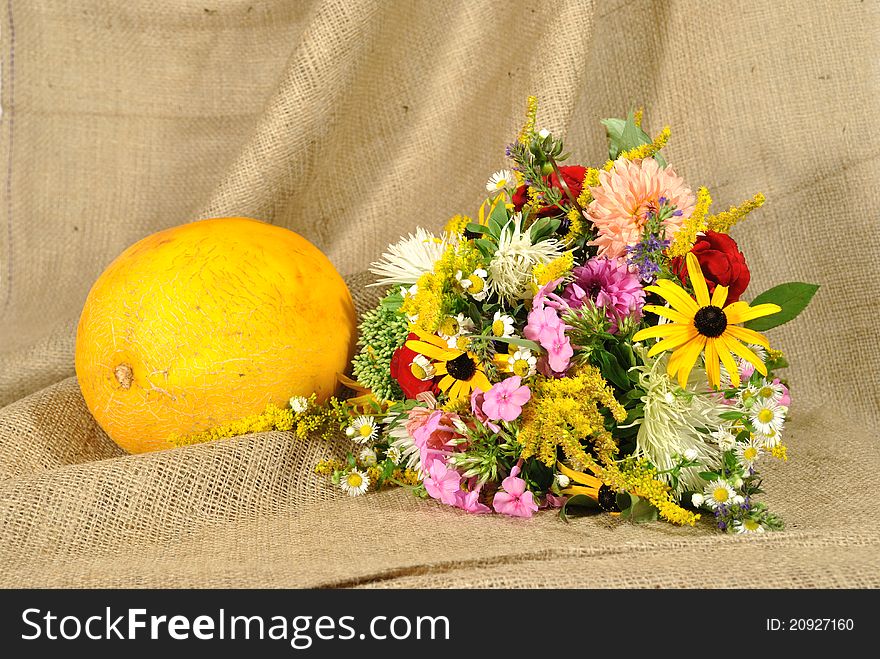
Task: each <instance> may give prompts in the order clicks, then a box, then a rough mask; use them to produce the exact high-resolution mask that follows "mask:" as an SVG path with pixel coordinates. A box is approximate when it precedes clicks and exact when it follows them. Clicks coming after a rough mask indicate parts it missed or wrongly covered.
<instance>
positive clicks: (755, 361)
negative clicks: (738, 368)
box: [718, 334, 767, 375]
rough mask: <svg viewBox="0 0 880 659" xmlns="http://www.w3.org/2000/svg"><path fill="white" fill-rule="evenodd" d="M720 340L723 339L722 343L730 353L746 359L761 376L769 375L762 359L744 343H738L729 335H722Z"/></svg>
mask: <svg viewBox="0 0 880 659" xmlns="http://www.w3.org/2000/svg"><path fill="white" fill-rule="evenodd" d="M718 338H720V339H721V341H722V343H724V346H725V347H726V348H727V349H728V350H730V352H732V353H733V354H735V355H739V356H740V357H742V358H743V359H745V360H746V361H747V362H749V363H750V364H751V365H752V366H754V367H755V369H757V371H758V373H760V374H761V375H767V367H766V366H764V362H762V361H761V358H760V357H758V355H756V354H755V353H754V352H752V351H751V350H749V348H747V347H746V346H744V345H743V344H742V343H740V342H739V341H737V340H736V339H735V338H733V337H731V336H729V335H726V334H722V335H721V336H720V337H718Z"/></svg>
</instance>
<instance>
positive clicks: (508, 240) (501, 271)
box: [488, 213, 562, 302]
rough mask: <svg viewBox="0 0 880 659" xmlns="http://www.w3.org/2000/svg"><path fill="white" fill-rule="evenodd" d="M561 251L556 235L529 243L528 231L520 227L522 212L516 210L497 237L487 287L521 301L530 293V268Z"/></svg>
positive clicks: (505, 297)
mask: <svg viewBox="0 0 880 659" xmlns="http://www.w3.org/2000/svg"><path fill="white" fill-rule="evenodd" d="M561 254H562V245H561V244H560V243H559V241H557V240H556V239H555V238H551V239H549V240H542V241H540V242H538V243H532V238H531V232H530V231H529V230H528V229H525V230H524V229H523V226H522V214H521V213H516V214H515V215H514V216H513V217H511V218H510V220H508V221H507V224H505V225H504V228H503V229H502V230H501V236H500V237H499V238H498V248H497V249H496V250H495V254H494V255H493V256H492V260H491V261H490V262H489V267H488V270H489V287H490V288H491V289H492V290H493V291H494V292H495V293H496V294H497V295H498V296H499V297H500V298H502V299H503V300H505V301H506V302H515V301H517V300H524V299H526V298H528V297H529V296H530V295H531V294H532V281H533V280H532V270H533V268H534V267H535V266H536V265H538V264H539V263H549V262H550V261H552V260H553V259H556V258H558V257H559V256H560V255H561Z"/></svg>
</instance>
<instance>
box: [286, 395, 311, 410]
mask: <svg viewBox="0 0 880 659" xmlns="http://www.w3.org/2000/svg"><path fill="white" fill-rule="evenodd" d="M308 407H309V399H308V398H306V397H305V396H294V397H293V398H291V399H290V409H292V410H293V411H294V412H295V413H296V414H302V413H303V412H305V411H306V410H307V409H308Z"/></svg>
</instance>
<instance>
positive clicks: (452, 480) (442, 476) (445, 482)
mask: <svg viewBox="0 0 880 659" xmlns="http://www.w3.org/2000/svg"><path fill="white" fill-rule="evenodd" d="M423 482H424V484H425V490H427V492H428V494H430V495H431V496H432V497H433V498H435V499H440V501H442V502H443V503H445V504H447V505H449V506H454V505H456V503H457V501H458V496H457V493H458V492H460V491H461V475H460V474H459V473H458V472H457V471H455V469H450V468H449V467H447V466H446V465H445V464H443V462H441V461H440V460H434V461H433V462H432V463H431V467H430V468H429V470H428V477H427V478H425V480H424V481H423Z"/></svg>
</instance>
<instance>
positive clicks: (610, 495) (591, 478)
mask: <svg viewBox="0 0 880 659" xmlns="http://www.w3.org/2000/svg"><path fill="white" fill-rule="evenodd" d="M556 468H557V469H558V470H559V474H558V477H561V479H560V480H562V482H564V483H566V485H565V487H562V484H561V483H560V487H561V488H562V489H560V493H561V494H566V495H569V496H574V495H576V494H583V495H584V496H586V497H589V498H590V499H592V500H593V501H595V502H597V503H598V504H599V507H600V508H601V509H602V510H604V511H605V512H609V513H615V512H620V508H618V507H617V493H616V492H615V491H614V489H613V488H611V487H609V486H608V485H606V484H605V483H603V482H602V481H601V480H600V479H599V478H597V477H596V476H595V475H594V474H593V473H592V470H590V469H589V468H588V469H587V471H575V470H574V469H569V468H568V467H566V466H565V465H564V464H562V463H561V462H557V463H556ZM572 483H575V484H574V485H572Z"/></svg>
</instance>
